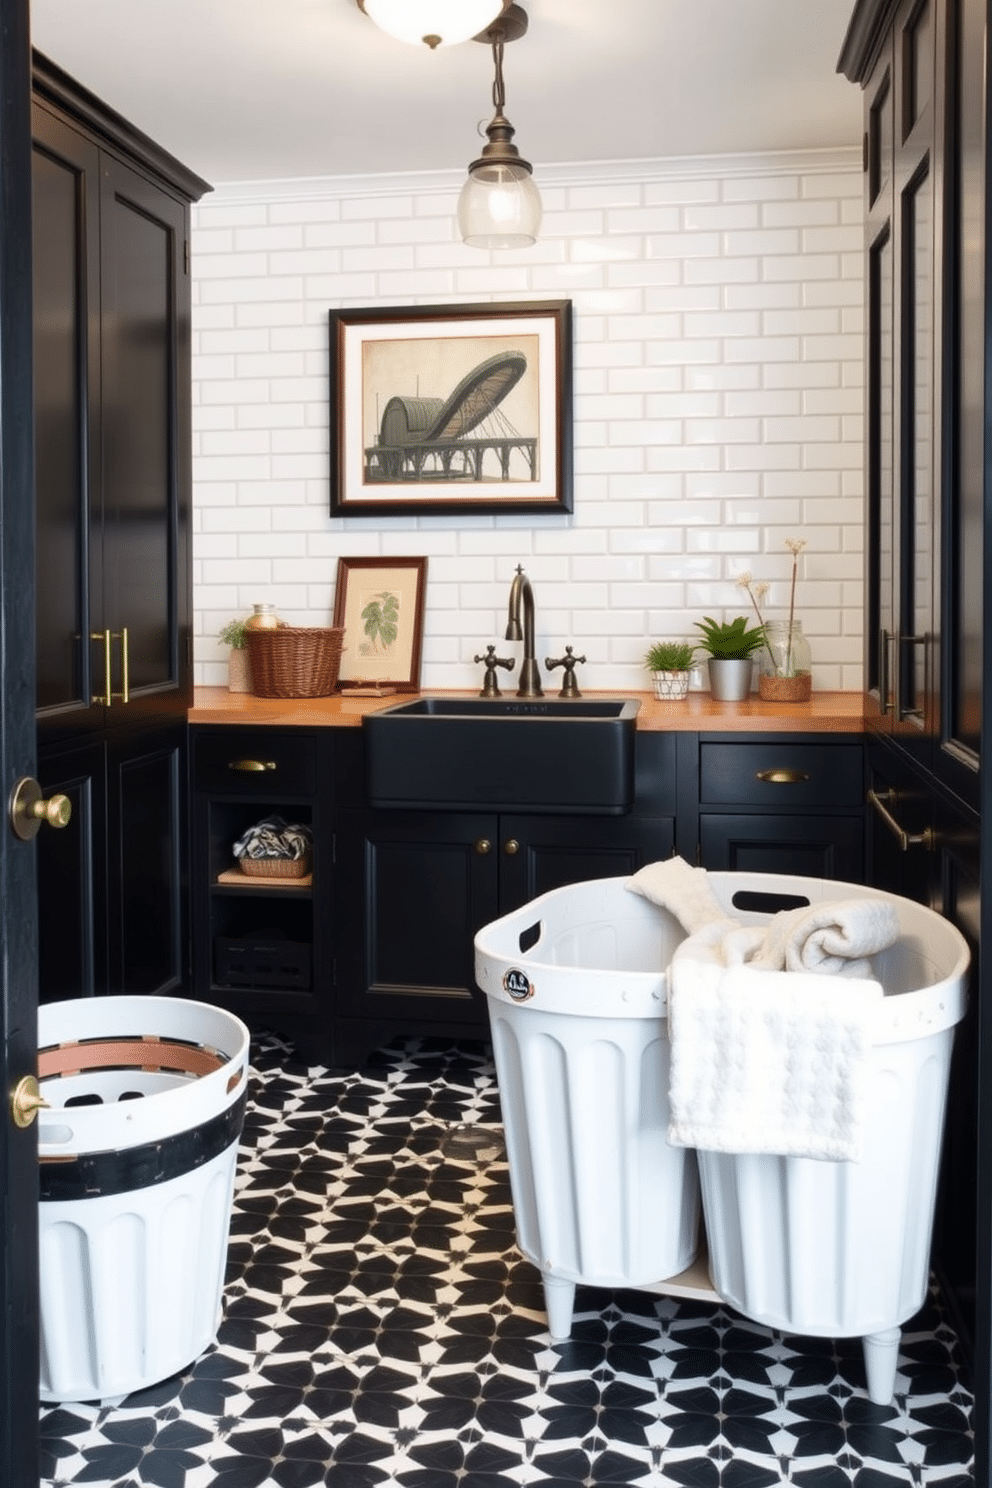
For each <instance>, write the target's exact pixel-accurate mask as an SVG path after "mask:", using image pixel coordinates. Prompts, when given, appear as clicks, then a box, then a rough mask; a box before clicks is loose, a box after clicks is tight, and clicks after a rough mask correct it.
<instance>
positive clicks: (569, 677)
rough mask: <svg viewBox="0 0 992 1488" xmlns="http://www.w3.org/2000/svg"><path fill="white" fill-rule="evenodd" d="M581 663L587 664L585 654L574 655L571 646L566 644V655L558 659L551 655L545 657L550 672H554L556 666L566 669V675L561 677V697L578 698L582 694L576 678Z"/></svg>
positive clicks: (545, 663)
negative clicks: (577, 668) (577, 667)
mask: <svg viewBox="0 0 992 1488" xmlns="http://www.w3.org/2000/svg"><path fill="white" fill-rule="evenodd" d="M580 664H581V665H582V666H585V664H586V659H585V657H584V656H573V655H572V648H571V646H566V647H565V655H564V656H559V657H558V659H557V660H554V659H553V658H552V657H550V656H547V657H545V659H544V665H545V666H546V667H547V669H548V671H549V672H553V671H554V669H555V667H564V669H565V670H564V675H563V676H562V679H561V692H560V693H559V694H558V696H559V697H563V698H578V697H581V696H582V694H581V692H580V691H579V685H578V683H577V682H576V680H575V668H576V666H578V665H580Z"/></svg>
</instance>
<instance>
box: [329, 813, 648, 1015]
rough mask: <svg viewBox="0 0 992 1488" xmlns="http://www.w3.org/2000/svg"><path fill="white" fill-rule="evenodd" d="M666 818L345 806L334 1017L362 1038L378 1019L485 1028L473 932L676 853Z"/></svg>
mask: <svg viewBox="0 0 992 1488" xmlns="http://www.w3.org/2000/svg"><path fill="white" fill-rule="evenodd" d="M673 842H674V821H673V819H672V817H671V816H653V817H649V816H641V815H639V814H637V813H636V812H635V813H633V814H631V815H630V816H622V817H616V816H609V817H607V816H601V817H597V816H560V815H555V816H514V815H498V814H488V813H484V812H482V813H478V814H468V813H463V812H439V811H426V812H420V811H417V812H413V811H402V812H400V811H397V812H393V811H344V812H342V813H341V815H340V817H339V820H338V832H337V857H338V866H339V884H340V893H341V896H342V903H343V904H345V905H347V906H348V908H347V912H346V919H347V921H348V923H350V924H353V925H355V926H356V927H360V934H359V935H358V936H351V937H349V942H348V945H349V954H347V956H346V957H343V958H342V959H341V960H340V961H339V977H340V984H339V987H338V994H337V1006H338V1012H339V1015H340V1016H341V1017H342V1018H345V1019H349V1020H358V1023H360V1024H362V1025H364V1029H363V1028H362V1027H358V1026H355V1027H354V1028H353V1033H354V1036H355V1037H356V1038H358V1039H359V1040H360V1039H361V1038H362V1037H365V1038H367V1036H368V1034H371V1033H374V1032H375V1029H376V1026H377V1025H378V1024H379V1023H380V1021H381V1020H386V1021H388V1022H389V1024H390V1025H391V1026H392V1027H394V1028H396V1029H397V1031H399V1032H425V1031H428V1030H429V1029H433V1030H435V1031H437V1032H439V1033H444V1034H448V1035H452V1034H463V1035H469V1036H472V1037H480V1036H481V1037H487V1036H488V1029H489V1024H488V1016H487V1012H486V1005H485V999H484V998H483V996H482V994H481V993H480V992H479V991H478V989H477V988H476V985H475V972H474V950H473V940H474V936H475V933H476V931H478V930H480V929H481V928H482V926H483V925H485V924H488V923H489V922H490V921H491V920H494V919H496V918H498V916H499V915H501V914H506V913H508V912H509V910H511V909H515V908H517V907H518V906H519V905H521V904H525V903H526V902H527V901H528V900H529V899H532V898H534V897H535V896H536V895H538V894H544V893H547V892H548V891H549V890H550V889H556V888H561V887H562V886H564V885H565V884H570V883H578V882H580V881H581V880H583V879H588V878H608V877H619V876H623V875H627V874H631V873H634V872H636V870H637V869H638V868H640V867H643V865H644V864H645V863H648V862H651V861H653V860H655V859H657V858H667V857H670V856H671V853H672V847H673Z"/></svg>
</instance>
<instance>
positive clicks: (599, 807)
mask: <svg viewBox="0 0 992 1488" xmlns="http://www.w3.org/2000/svg"><path fill="white" fill-rule="evenodd" d="M639 708H640V703H639V702H638V701H637V700H636V699H635V698H606V699H602V698H577V699H575V700H574V701H569V700H565V699H560V698H551V699H544V698H517V697H505V698H481V697H476V698H415V699H413V700H412V701H410V702H405V703H396V704H394V705H393V706H392V707H390V708H384V709H382V711H381V712H378V713H369V714H366V716H365V719H364V721H363V731H364V735H365V771H366V787H367V793H368V799H369V802H370V804H371V805H373V806H387V807H414V808H416V807H433V808H434V809H435V810H436V809H438V808H442V809H443V808H449V809H451V810H455V809H457V808H460V807H469V808H472V809H477V808H478V807H490V808H497V809H499V810H501V811H505V810H514V811H532V812H544V811H572V812H604V813H608V814H613V815H619V814H620V813H622V812H624V811H629V810H630V806H631V802H632V801H633V797H634V728H635V720H636V718H637V712H638V709H639Z"/></svg>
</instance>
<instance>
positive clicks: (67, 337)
mask: <svg viewBox="0 0 992 1488" xmlns="http://www.w3.org/2000/svg"><path fill="white" fill-rule="evenodd" d="M32 123H33V136H34V148H33V156H32V161H33V165H32V176H33V198H34V199H33V205H32V248H33V274H34V291H33V293H34V395H35V471H36V473H35V511H36V522H37V553H36V571H37V590H36V602H35V608H36V615H37V621H36V627H37V629H36V645H37V681H36V689H37V707H38V726H39V732H40V735H41V737H42V738H43V739H44V738H49V737H54V736H58V735H59V734H62V733H67V732H73V733H79V732H80V731H82V730H85V729H94V728H97V727H100V726H102V724H103V721H104V716H103V714H104V710H103V705H102V703H101V702H100V701H99V696H102V694H103V692H104V691H105V689H106V678H105V675H104V648H103V646H102V644H97V643H94V642H93V641H92V640H91V632H93V631H94V630H95V629H96V628H97V626H98V623H99V622H100V616H101V613H102V607H101V602H100V598H99V595H100V590H101V582H102V581H101V571H102V553H101V536H100V525H101V523H100V494H99V493H100V421H99V407H100V404H99V389H100V342H99V336H98V335H97V334H96V327H97V324H98V320H99V314H100V220H99V212H98V203H99V182H100V172H99V161H100V152H99V150H98V149H97V146H96V145H95V144H94V143H93V141H92V140H90V139H88V138H87V137H86V136H85V135H82V134H80V133H79V131H78V130H76V129H72V128H71V127H69V125H67V124H66V123H64V122H63V121H62V120H61V119H60V118H58V117H57V116H56V115H55V114H53V113H51V112H50V111H49V110H48V109H47V108H45V107H43V106H41V105H40V104H37V103H36V104H35V105H34V109H33V116H32ZM100 628H101V629H102V624H101V625H100Z"/></svg>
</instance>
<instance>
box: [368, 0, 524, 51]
mask: <svg viewBox="0 0 992 1488" xmlns="http://www.w3.org/2000/svg"><path fill="white" fill-rule="evenodd" d="M509 4H510V0H358V8H359V10H364V12H365V14H366V15H367V16H368V18H369V20H370V21H374V22H375V24H376V25H377V26H378V27H379V29H380V31H385V32H386V34H387V35H388V36H395V37H396V39H397V41H409V42H411V43H412V44H413V45H415V46H420V45H424V46H429V47H430V49H431V51H433V50H434V48H435V47H439V46H454V45H455V43H456V42H459V41H468V39H469V37H472V36H477V35H478V33H479V32H480V31H484V30H485V29H486V27H487V26H488V25H490V24H491V23H492V22H493V21H494V20H495V19H496V17H497V16H498V15H500V14H501V13H502V12H503V11H504V10H506V9H507V7H508V6H509Z"/></svg>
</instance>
